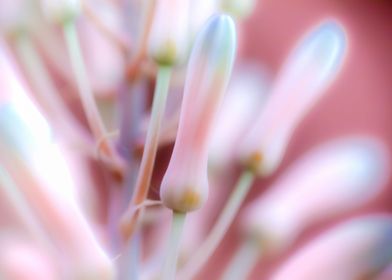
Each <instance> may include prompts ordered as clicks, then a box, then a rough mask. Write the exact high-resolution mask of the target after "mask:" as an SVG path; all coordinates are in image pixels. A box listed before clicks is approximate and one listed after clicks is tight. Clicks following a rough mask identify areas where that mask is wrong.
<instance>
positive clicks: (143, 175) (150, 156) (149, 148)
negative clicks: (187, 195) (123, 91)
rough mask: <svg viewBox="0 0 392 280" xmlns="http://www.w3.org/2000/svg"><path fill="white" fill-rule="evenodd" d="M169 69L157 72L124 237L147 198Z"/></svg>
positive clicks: (128, 234)
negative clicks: (138, 209) (145, 136)
mask: <svg viewBox="0 0 392 280" xmlns="http://www.w3.org/2000/svg"><path fill="white" fill-rule="evenodd" d="M171 71H172V68H171V67H166V66H161V67H159V70H158V76H157V82H156V85H155V92H154V100H153V104H152V109H151V119H150V122H149V124H148V131H147V138H146V143H145V146H144V150H143V156H142V161H141V164H140V169H139V173H138V176H137V180H136V185H135V190H134V193H133V196H132V201H131V204H130V207H129V209H130V210H129V211H130V213H132V214H131V217H130V220H127V221H125V223H126V225H125V235H126V237H127V238H130V237H131V236H132V234H133V232H134V229H135V225H136V223H137V220H138V217H139V216H140V215H139V214H140V213H139V211H135V212H133V211H134V207H137V206H138V205H140V204H141V203H143V202H144V200H145V199H146V198H147V194H148V189H149V187H150V183H151V176H152V171H153V168H154V163H155V156H156V153H157V149H158V142H159V134H160V129H161V123H162V119H163V114H164V112H165V107H166V99H167V95H168V91H169V84H170V76H171Z"/></svg>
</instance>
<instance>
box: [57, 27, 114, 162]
mask: <svg viewBox="0 0 392 280" xmlns="http://www.w3.org/2000/svg"><path fill="white" fill-rule="evenodd" d="M63 29H64V35H65V41H66V43H67V47H68V52H69V56H70V59H71V66H72V70H73V72H74V75H75V78H76V82H77V86H78V90H79V95H80V100H81V102H82V106H83V109H84V112H85V114H86V118H87V122H88V124H89V126H90V128H91V131H92V133H93V135H94V137H95V139H96V141H100V140H104V139H106V138H105V137H106V135H107V132H106V129H105V126H104V124H103V122H102V119H101V115H100V113H99V110H98V107H97V104H96V102H95V99H94V95H93V92H92V89H91V85H90V82H89V80H88V76H87V70H86V66H85V64H84V59H83V55H82V51H81V49H80V44H79V39H78V34H77V30H76V25H75V22H74V21H67V22H66V23H64V26H63ZM104 144H105V145H106V146H104V148H105V149H106V152H107V154H108V156H109V157H112V156H113V149H111V147H110V146H109V144H108V143H106V142H104Z"/></svg>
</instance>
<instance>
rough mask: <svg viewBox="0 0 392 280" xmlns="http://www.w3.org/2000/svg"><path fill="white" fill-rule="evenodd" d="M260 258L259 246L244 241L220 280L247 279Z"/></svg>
mask: <svg viewBox="0 0 392 280" xmlns="http://www.w3.org/2000/svg"><path fill="white" fill-rule="evenodd" d="M260 256H261V250H260V246H259V245H258V244H256V242H255V241H254V240H246V241H245V242H243V244H242V245H241V247H240V248H239V249H238V250H237V252H236V253H235V254H234V257H233V258H232V259H231V261H230V263H229V265H228V266H227V269H226V271H225V273H224V274H223V277H222V280H237V279H248V276H249V274H250V272H252V269H253V268H254V266H255V265H256V263H257V261H258V260H259V258H260Z"/></svg>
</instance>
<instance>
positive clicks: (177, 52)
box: [149, 0, 189, 65]
mask: <svg viewBox="0 0 392 280" xmlns="http://www.w3.org/2000/svg"><path fill="white" fill-rule="evenodd" d="M155 5H156V6H155V13H154V19H153V23H152V27H151V31H150V38H149V54H150V56H151V57H152V58H153V59H154V60H155V61H156V62H157V63H158V64H160V65H174V64H177V63H179V62H181V61H182V60H183V59H184V57H185V56H186V50H187V47H188V32H189V30H188V25H189V24H188V17H189V0H157V2H156V4H155Z"/></svg>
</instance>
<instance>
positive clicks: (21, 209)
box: [0, 167, 51, 248]
mask: <svg viewBox="0 0 392 280" xmlns="http://www.w3.org/2000/svg"><path fill="white" fill-rule="evenodd" d="M0 191H1V192H2V194H4V195H5V197H6V199H7V201H8V203H10V204H11V206H12V207H13V208H14V210H15V212H16V213H17V214H18V215H19V217H20V219H21V221H22V223H23V225H24V226H25V227H26V229H27V230H28V231H29V232H30V233H31V234H32V235H33V236H34V238H36V239H37V241H38V242H40V243H41V244H43V245H44V246H46V248H51V245H50V244H49V242H48V236H47V233H46V232H45V231H44V230H43V228H42V227H41V225H40V223H39V221H38V219H37V218H36V217H35V216H34V214H33V212H32V209H31V207H30V206H29V205H28V204H27V202H26V200H25V199H24V197H23V195H22V194H21V192H20V191H19V188H18V187H17V186H16V185H15V183H14V181H13V180H12V178H11V177H10V176H9V175H8V174H7V171H6V170H4V169H3V168H1V167H0Z"/></svg>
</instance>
